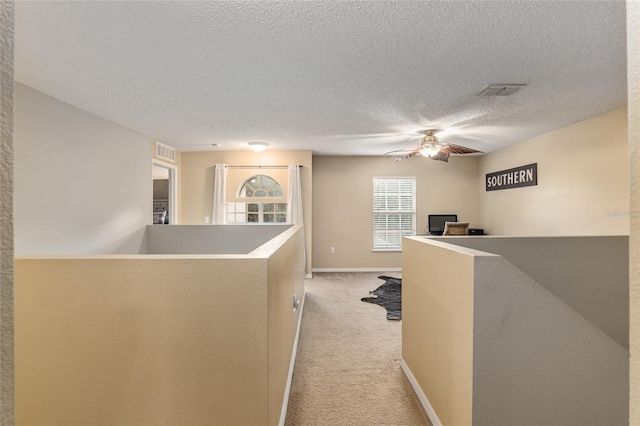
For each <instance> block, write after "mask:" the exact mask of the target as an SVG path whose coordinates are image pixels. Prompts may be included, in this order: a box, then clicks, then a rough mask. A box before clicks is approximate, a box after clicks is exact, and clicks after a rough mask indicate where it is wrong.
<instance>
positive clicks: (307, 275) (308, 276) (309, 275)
mask: <svg viewBox="0 0 640 426" xmlns="http://www.w3.org/2000/svg"><path fill="white" fill-rule="evenodd" d="M304 278H305V279H307V278H313V275H311V274H305V276H304Z"/></svg>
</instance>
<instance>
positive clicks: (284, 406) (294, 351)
mask: <svg viewBox="0 0 640 426" xmlns="http://www.w3.org/2000/svg"><path fill="white" fill-rule="evenodd" d="M306 299H307V294H306V293H304V294H303V295H302V302H300V315H298V325H297V326H296V337H295V339H294V340H293V349H292V351H291V362H289V374H288V375H287V386H286V387H285V389H284V398H283V399H282V410H280V421H279V422H278V426H284V421H285V419H286V417H287V407H288V406H289V394H290V393H291V382H292V381H293V368H294V367H295V365H296V355H297V354H298V338H299V337H300V325H301V324H302V312H303V311H304V301H305V300H306Z"/></svg>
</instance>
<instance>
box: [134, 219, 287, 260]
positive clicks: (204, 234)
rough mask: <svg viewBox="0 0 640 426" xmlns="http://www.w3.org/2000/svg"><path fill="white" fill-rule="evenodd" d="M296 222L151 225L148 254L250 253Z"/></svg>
mask: <svg viewBox="0 0 640 426" xmlns="http://www.w3.org/2000/svg"><path fill="white" fill-rule="evenodd" d="M291 226H293V225H255V224H252V225H175V226H163V225H155V226H154V225H149V226H147V251H146V252H144V253H146V254H249V253H250V252H252V251H253V250H255V249H257V248H258V247H260V246H261V245H263V244H264V243H266V242H267V241H269V240H270V239H272V238H274V237H275V236H277V235H279V234H281V233H282V232H284V231H286V230H287V229H289V228H291Z"/></svg>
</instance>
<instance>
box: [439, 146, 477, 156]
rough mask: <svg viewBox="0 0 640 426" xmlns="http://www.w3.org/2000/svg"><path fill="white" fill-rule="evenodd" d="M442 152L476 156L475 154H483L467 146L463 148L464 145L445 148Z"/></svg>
mask: <svg viewBox="0 0 640 426" xmlns="http://www.w3.org/2000/svg"><path fill="white" fill-rule="evenodd" d="M442 151H445V152H448V153H449V154H475V153H482V151H478V150H475V149H472V148H467V147H466V146H462V145H456V144H454V143H452V144H449V145H448V146H445V147H443V148H442V150H440V152H442Z"/></svg>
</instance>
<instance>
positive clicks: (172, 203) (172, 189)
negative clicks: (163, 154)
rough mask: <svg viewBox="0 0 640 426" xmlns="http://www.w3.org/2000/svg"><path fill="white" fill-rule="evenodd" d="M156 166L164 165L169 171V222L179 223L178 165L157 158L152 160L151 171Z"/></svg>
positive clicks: (171, 223)
mask: <svg viewBox="0 0 640 426" xmlns="http://www.w3.org/2000/svg"><path fill="white" fill-rule="evenodd" d="M154 166H157V167H162V168H163V169H167V170H168V171H169V224H170V225H177V224H178V223H180V222H179V217H178V216H179V215H178V167H177V166H176V165H174V164H170V163H166V162H164V161H162V160H158V159H156V158H153V159H152V160H151V169H152V171H151V173H153V167H154ZM152 179H153V175H152Z"/></svg>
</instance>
